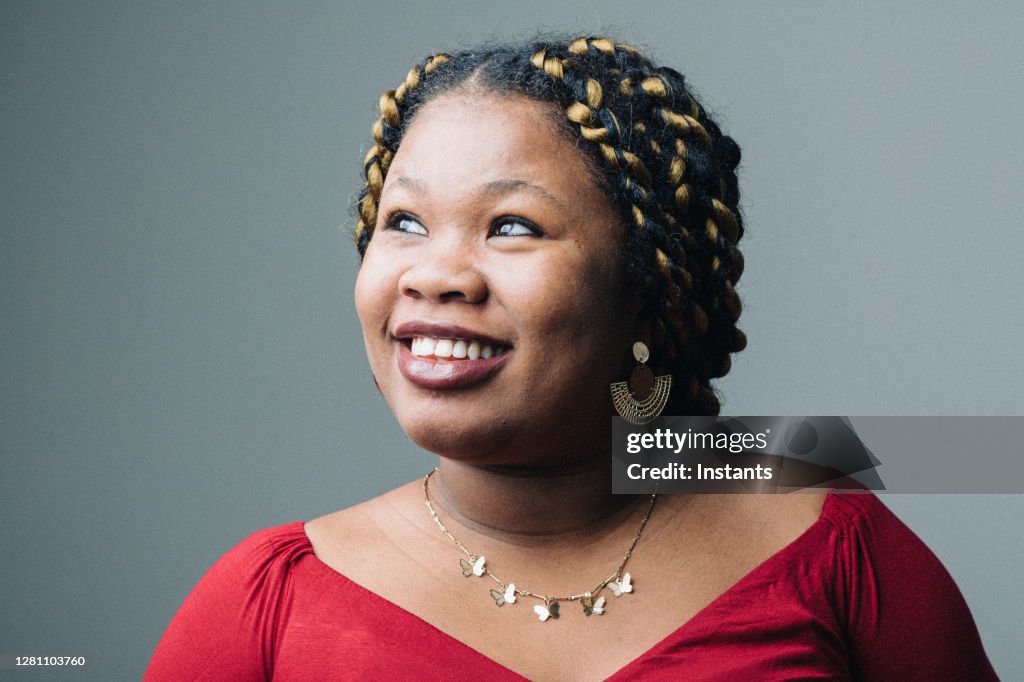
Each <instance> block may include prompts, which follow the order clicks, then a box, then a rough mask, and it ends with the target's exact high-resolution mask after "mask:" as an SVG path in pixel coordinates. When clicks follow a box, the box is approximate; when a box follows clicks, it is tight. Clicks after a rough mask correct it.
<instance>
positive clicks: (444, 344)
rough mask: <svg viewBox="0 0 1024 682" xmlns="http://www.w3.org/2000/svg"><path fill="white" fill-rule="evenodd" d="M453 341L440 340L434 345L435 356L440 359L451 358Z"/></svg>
mask: <svg viewBox="0 0 1024 682" xmlns="http://www.w3.org/2000/svg"><path fill="white" fill-rule="evenodd" d="M452 345H453V344H452V340H451V339H438V340H437V343H436V344H434V355H436V356H437V357H439V358H450V357H451V356H452Z"/></svg>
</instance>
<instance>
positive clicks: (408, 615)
mask: <svg viewBox="0 0 1024 682" xmlns="http://www.w3.org/2000/svg"><path fill="white" fill-rule="evenodd" d="M835 499H836V493H835V491H834V490H829V491H828V494H827V495H826V496H825V500H824V502H823V503H822V507H821V513H820V514H819V515H818V518H817V519H815V520H814V523H812V524H811V525H809V526H808V527H807V528H805V529H804V531H803V532H802V533H800V535H798V536H797V537H796V538H794V539H793V540H792V541H790V542H789V543H788V544H787V545H786V546H784V547H782V548H781V549H779V550H778V551H777V552H775V553H774V554H772V555H771V556H769V557H768V558H766V559H765V560H764V561H762V562H761V563H759V564H758V565H757V566H755V567H754V568H752V569H751V570H750V571H748V572H747V573H746V574H744V575H743V577H741V578H740V579H739V580H737V581H736V582H734V583H733V584H732V585H730V586H729V587H728V588H726V589H725V590H724V591H723V592H722V593H720V594H719V595H718V596H716V597H715V598H714V599H712V600H711V601H710V602H708V603H707V604H705V605H704V606H703V607H702V608H701V609H700V610H698V611H697V612H696V613H695V614H693V615H692V616H690V617H689V618H688V619H687V620H686V621H685V622H684V623H682V624H681V625H679V627H677V628H676V629H674V630H672V631H671V632H670V633H668V634H667V635H665V636H664V637H662V638H661V639H660V640H658V641H657V642H655V643H654V644H652V645H651V646H650V647H649V648H647V649H645V650H644V651H643V652H642V653H640V655H638V656H637V657H635V658H633V659H631V660H630V661H629V662H627V663H626V664H625V665H623V666H622V667H621V668H619V669H617V670H616V671H615V672H613V673H612V674H611V675H609V676H608V677H606V678H605V681H606V682H615V680H617V679H619V678H620V677H623V676H626V675H629V673H630V672H631V670H632V669H634V668H636V667H638V666H640V665H642V664H643V662H644V661H645V660H647V659H648V658H650V657H652V656H654V655H656V654H657V653H658V652H660V651H661V650H662V649H664V648H666V647H668V646H671V645H672V644H673V643H674V642H675V641H677V640H678V639H680V637H682V636H684V635H685V634H686V633H687V632H689V631H690V630H692V629H693V628H695V627H697V626H699V625H700V623H701V622H702V621H704V620H706V619H707V617H708V614H709V613H710V612H712V611H715V610H717V609H719V608H721V607H722V606H723V604H724V603H726V602H728V601H729V600H730V599H732V598H733V597H734V596H735V595H736V594H738V593H740V592H742V590H743V589H744V588H745V586H746V585H747V583H750V582H753V581H756V580H757V579H758V577H759V576H760V574H761V573H763V572H765V571H767V570H768V568H769V567H771V566H774V565H775V564H777V563H778V562H780V561H783V560H784V559H786V558H787V557H788V556H789V555H790V554H792V553H793V552H795V551H797V549H798V548H799V547H800V546H801V545H803V544H804V543H806V542H808V538H810V536H811V535H812V534H814V533H815V532H817V530H818V528H819V527H820V526H822V525H823V524H827V523H829V521H828V518H827V517H828V516H829V515H830V514H831V512H832V507H833V506H834V505H835V504H836V501H835ZM296 523H300V524H303V528H302V532H303V535H304V537H305V540H306V542H307V543H308V544H309V546H310V556H312V558H313V559H314V561H315V563H316V565H318V566H320V567H321V568H322V569H323V570H325V571H328V572H330V574H331V575H333V576H336V577H338V578H341V579H342V580H344V581H345V582H346V583H348V584H349V585H351V586H352V587H353V588H355V589H356V590H358V591H360V592H362V593H364V594H365V595H367V596H368V597H369V598H370V599H371V600H374V601H377V602H379V603H380V604H381V605H382V607H383V608H386V609H390V610H392V611H395V612H396V613H397V615H398V617H401V618H405V619H407V620H413V621H418V622H419V623H420V624H421V625H422V627H424V628H426V629H428V630H430V631H431V632H433V633H434V634H435V635H436V636H437V637H438V638H440V639H442V640H444V641H447V642H451V643H452V644H453V645H454V646H456V647H458V648H461V649H463V650H465V651H467V652H469V653H471V654H473V655H474V656H476V657H477V658H480V659H481V660H483V661H485V662H486V663H487V664H489V665H491V666H493V667H494V668H496V669H497V670H500V671H501V672H502V674H503V676H504V677H507V676H509V675H512V676H514V677H515V678H517V679H522V680H528V679H529V678H528V677H526V676H525V675H523V674H522V673H519V672H516V671H515V670H513V669H512V668H509V667H508V666H505V665H503V664H501V663H499V662H498V661H496V660H494V659H493V658H491V657H490V656H488V655H487V654H485V653H484V652H482V651H480V650H479V649H477V648H475V647H472V646H470V645H469V644H466V643H465V642H463V641H462V640H460V639H458V638H457V637H455V636H454V635H451V634H449V633H447V632H445V631H444V630H442V629H441V628H439V627H437V626H436V625H434V624H433V623H431V622H429V621H427V620H425V619H424V618H422V617H421V616H418V615H416V614H415V613H413V612H412V611H409V610H407V609H405V608H403V607H402V606H399V605H398V604H396V603H395V602H393V601H391V600H390V599H388V598H387V597H384V596H381V595H379V594H377V593H376V592H374V591H372V590H370V589H369V588H367V587H364V586H363V585H360V584H359V583H357V582H355V581H354V580H352V579H351V578H349V577H348V576H346V575H345V574H344V573H341V572H340V571H338V570H336V569H334V568H332V567H331V566H329V565H328V564H327V563H325V562H324V561H323V560H322V559H321V558H320V557H318V556H317V555H316V553H315V552H314V551H312V547H313V543H312V540H311V539H310V538H309V535H308V534H307V533H306V531H305V524H304V522H302V521H298V522H296ZM695 623H696V625H694V624H695Z"/></svg>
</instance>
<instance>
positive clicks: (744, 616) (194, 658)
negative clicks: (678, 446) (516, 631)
mask: <svg viewBox="0 0 1024 682" xmlns="http://www.w3.org/2000/svg"><path fill="white" fill-rule="evenodd" d="M222 679H223V680H262V679H268V680H269V679H275V680H318V681H319V680H367V679H388V680H404V679H416V680H460V681H463V680H466V679H480V680H522V679H524V678H522V677H521V676H519V675H517V674H516V673H514V672H512V671H511V670H509V669H508V668H505V667H504V666H501V665H499V664H498V663H496V662H494V661H492V660H491V659H489V658H487V657H486V656H484V655H483V654H481V653H480V652H478V651H476V650H474V649H471V648H469V647H468V646H466V645H465V644H463V643H461V642H459V641H458V640H456V639H454V638H452V637H450V636H449V635H446V634H444V633H443V632H441V631H440V630H438V629H437V628H435V627H433V626H432V625H429V624H428V623H426V622H424V621H423V620H421V619H420V618H418V617H417V616H414V615H412V614H411V613H409V612H408V611H405V610H403V609H402V608H400V607H398V606H396V605H395V604H392V603H391V602H389V601H387V600H386V599H384V598H382V597H379V596H377V595H376V594H374V593H372V592H369V591H368V590H366V589H365V588H363V587H360V586H359V585H357V584H355V583H353V582H352V581H350V580H349V579H348V578H346V577H345V576H343V575H341V574H340V573H338V572H336V571H335V570H334V569H332V568H330V567H328V566H327V565H326V564H324V563H323V562H321V561H320V560H319V559H318V558H317V557H316V556H315V555H314V554H313V547H312V545H311V544H310V542H309V538H308V537H307V536H306V534H305V531H304V529H303V523H302V522H301V521H296V522H294V523H289V524H286V525H283V526H278V527H276V528H270V529H267V530H263V531H260V532H258V533H254V534H253V535H251V536H250V537H249V538H247V539H246V540H244V541H243V542H242V543H241V544H239V545H238V546H236V547H235V548H234V549H232V550H231V551H230V552H228V553H227V554H226V555H224V557H223V558H221V559H220V560H219V561H218V562H217V563H216V564H215V565H214V566H213V567H212V568H211V569H210V570H209V571H208V572H207V573H206V575H205V576H204V577H203V578H202V580H200V582H199V584H198V585H196V587H195V589H194V590H193V591H192V593H191V594H190V595H189V596H188V598H187V599H186V600H185V603H184V604H183V605H182V606H181V609H179V611H178V613H177V615H176V616H175V617H174V620H173V621H172V622H171V625H170V627H168V629H167V632H166V633H165V634H164V636H163V639H162V640H161V641H160V644H159V645H158V646H157V649H156V652H155V653H154V655H153V659H152V660H151V661H150V664H149V669H148V670H147V671H146V676H145V680H148V681H154V680H222ZM609 679H610V680H614V681H616V682H621V681H624V680H645V681H649V680H680V679H699V680H753V679H757V680H783V679H785V680H793V679H802V680H810V679H828V680H847V679H870V680H901V681H902V680H994V679H997V678H996V674H995V672H994V671H993V669H992V666H991V664H990V663H989V662H988V659H987V658H986V656H985V652H984V650H983V649H982V646H981V640H980V638H979V637H978V630H977V628H976V627H975V625H974V621H973V619H972V618H971V614H970V611H969V610H968V608H967V604H966V603H965V602H964V599H963V597H962V596H961V595H960V591H959V590H958V589H957V587H956V585H955V584H954V583H953V580H952V578H951V577H950V576H949V574H948V573H947V572H946V570H945V568H943V566H942V564H940V563H939V560H938V559H937V558H936V557H935V555H934V554H932V552H931V551H930V550H929V549H928V548H927V547H925V545H924V543H922V542H921V540H920V539H918V537H917V536H916V535H914V534H913V532H911V531H910V529H908V528H907V527H906V526H905V525H903V523H901V522H900V521H899V519H897V518H896V517H895V516H893V514H892V512H890V511H889V510H888V509H887V508H886V507H885V506H884V505H882V503H881V502H880V501H879V500H878V499H877V498H876V497H875V496H874V495H871V494H848V495H840V494H835V493H832V494H830V495H828V497H827V498H826V500H825V504H824V507H823V509H822V513H821V518H819V519H818V521H816V522H815V523H814V524H813V525H812V526H811V527H810V528H808V529H807V531H806V532H804V534H803V535H801V536H800V537H799V538H797V539H796V540H795V541H793V542H792V543H791V544H789V545H788V546H786V547H785V548H783V549H782V550H781V551H779V552H778V553H777V554H775V555H773V556H772V557H771V558H769V559H768V560H767V561H765V562H764V563H763V564H761V565H760V566H758V567H757V568H755V569H754V570H753V571H751V572H750V573H748V574H747V575H746V576H745V577H744V578H743V579H742V580H740V581H739V582H738V583H736V584H735V585H733V586H732V587H731V588H730V589H729V590H727V591H726V592H725V593H723V594H722V595H721V596H719V597H718V598H717V599H715V600H714V601H713V602H711V603H710V604H709V605H708V606H706V607H705V608H704V609H703V610H702V611H700V612H699V613H698V614H697V615H695V616H694V617H693V618H691V619H690V620H689V621H688V622H686V623H684V624H683V625H682V626H680V627H679V629H678V630H676V631H675V632H673V633H672V634H670V635H669V636H668V637H666V638H665V639H663V640H662V641H661V642H659V643H658V644H656V645H655V646H654V647H652V648H651V649H650V650H648V651H647V652H646V653H644V654H643V655H641V656H640V657H639V658H637V659H636V660H634V661H633V662H632V663H630V664H628V665H627V666H626V667H624V668H622V669H621V670H619V671H618V672H617V673H615V674H614V675H612V677H611V678H609Z"/></svg>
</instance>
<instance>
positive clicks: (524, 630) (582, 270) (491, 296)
mask: <svg viewBox="0 0 1024 682" xmlns="http://www.w3.org/2000/svg"><path fill="white" fill-rule="evenodd" d="M381 112H382V117H381V119H380V120H379V121H378V122H377V124H376V125H375V126H374V139H375V144H374V146H373V148H372V149H371V150H370V152H369V154H368V155H367V158H366V161H365V173H366V184H365V187H364V189H363V192H362V194H361V198H360V203H359V214H360V221H359V224H358V226H357V228H356V235H355V236H356V243H357V246H358V248H359V251H360V253H361V254H362V255H363V263H362V266H361V269H360V272H359V277H358V281H357V283H356V304H357V309H358V313H359V318H360V321H361V323H362V328H363V333H364V338H365V343H366V351H367V355H368V357H369V361H370V365H371V368H372V370H373V373H374V376H375V378H376V380H377V382H378V385H379V387H380V390H381V392H382V394H383V395H384V397H385V399H386V400H387V402H388V405H389V406H390V408H391V410H392V411H393V412H394V414H395V416H396V417H397V419H398V421H399V423H400V424H401V426H402V428H403V429H404V430H405V432H406V433H407V434H408V435H409V437H410V438H411V439H412V440H413V441H414V442H415V443H417V444H418V445H419V446H421V447H422V448H423V449H424V450H427V451H429V452H432V453H435V454H436V455H437V456H438V458H439V459H438V461H439V463H438V466H437V468H436V469H435V470H434V471H431V473H429V474H427V476H426V477H425V478H422V479H421V480H418V481H414V482H413V483H410V484H408V485H406V486H403V487H401V488H398V489H396V490H394V491H391V492H390V493H387V494H385V495H383V496H381V497H378V498H376V499H373V500H370V501H368V502H366V503H363V504H361V505H358V506H356V507H353V508H350V509H344V510H341V511H338V512H335V513H332V514H328V515H326V516H323V517H321V518H318V519H315V520H313V521H310V522H308V523H305V524H303V523H300V522H297V523H293V524H289V525H286V526H281V527H278V528H272V529H268V530H265V531H261V532H259V533H256V534H254V535H253V536H251V537H250V538H249V539H247V540H245V541H244V542H243V543H241V544H240V545H239V546H237V547H236V548H235V549H234V550H232V551H231V552H229V553H228V554H227V555H226V556H225V557H224V558H222V559H221V560H220V561H219V562H218V563H217V564H216V565H215V566H214V567H213V568H211V569H210V571H209V572H208V573H207V575H206V576H205V577H204V578H203V580H202V581H201V582H200V583H199V585H198V586H197V587H196V588H195V590H194V591H193V593H192V594H191V595H190V596H189V598H188V599H187V600H186V602H185V604H184V605H183V606H182V608H181V610H180V611H179V613H178V615H177V616H176V617H175V619H174V621H173V622H172V624H171V626H170V627H169V629H168V631H167V633H166V634H165V636H164V639H163V640H162V641H161V643H160V645H159V647H158V649H157V651H156V653H155V655H154V657H153V660H152V662H151V664H150V668H149V670H148V672H147V678H148V679H154V680H155V679H195V678H201V677H205V678H210V677H215V678H224V679H269V678H271V677H273V678H275V679H318V680H319V679H462V678H464V677H466V676H468V675H476V676H477V677H480V678H483V679H519V678H520V676H526V677H528V678H531V679H538V680H548V679H550V680H590V679H604V678H607V677H609V676H610V677H612V678H614V679H618V680H626V679H643V680H650V679H672V680H676V679H794V678H816V679H855V678H856V679H929V680H935V679H992V678H994V674H993V672H992V670H991V667H990V666H989V665H988V662H987V660H986V659H985V654H984V652H983V650H982V648H981V644H980V641H979V639H978V635H977V631H976V630H975V627H974V624H973V622H972V620H971V616H970V613H969V612H968V610H967V608H966V605H965V604H964V602H963V599H962V598H961V597H960V595H959V592H958V591H957V589H956V586H955V585H954V584H953V583H952V581H951V580H950V578H949V576H948V574H947V573H946V572H945V570H944V569H943V568H942V566H941V565H940V564H939V563H938V561H937V560H936V559H935V557H934V556H933V555H932V554H931V553H930V552H929V551H928V549H927V548H926V547H924V545H922V544H921V542H920V541H919V540H918V539H917V538H916V537H915V536H914V535H913V534H912V533H911V532H910V531H909V530H908V529H907V528H906V527H905V526H903V525H902V524H901V523H900V522H899V521H898V520H897V519H895V517H893V516H892V515H891V514H890V513H889V512H888V511H887V510H886V509H885V508H884V507H883V506H882V505H881V503H880V502H878V500H877V499H875V498H874V497H873V496H872V495H870V494H864V495H846V496H838V495H835V494H828V495H825V494H821V493H816V494H804V495H688V496H682V495H680V496H662V497H661V498H659V497H657V496H650V497H629V496H615V495H612V494H611V493H610V490H611V466H610V457H609V455H610V449H611V448H610V443H611V419H610V417H611V416H612V415H613V414H614V407H613V402H612V396H611V391H610V390H609V387H610V385H612V384H615V383H617V382H621V381H622V379H623V377H624V376H627V375H628V374H629V373H630V370H631V369H632V366H633V364H634V358H635V359H636V361H638V362H639V363H640V365H641V366H642V367H646V363H647V362H648V360H649V361H650V364H651V369H653V370H654V371H655V372H656V373H658V374H659V375H661V377H659V381H661V379H663V378H665V377H669V378H668V379H665V381H664V382H663V383H662V384H660V385H662V386H663V387H664V386H667V385H669V384H670V385H671V386H673V387H675V388H673V389H672V391H671V395H670V397H669V398H668V409H669V410H670V411H671V412H674V413H678V414H717V413H718V409H719V405H718V401H717V398H716V397H715V395H714V393H713V390H712V386H711V381H712V380H713V379H714V378H715V377H719V376H722V375H724V374H725V373H726V372H727V371H728V369H729V356H730V354H731V353H733V352H736V351H738V350H740V349H742V347H743V346H744V344H745V338H744V337H743V335H742V333H740V332H739V331H738V330H737V328H736V320H737V318H738V317H739V313H740V305H739V300H738V298H737V296H736V293H735V290H734V285H735V283H736V281H737V280H738V278H739V276H740V273H741V272H742V257H741V255H740V253H739V251H738V250H737V248H736V244H737V242H738V241H739V240H740V238H741V237H742V234H743V227H742V221H741V218H740V214H739V208H738V201H739V192H738V189H737V184H736V175H735V168H736V166H737V164H738V162H739V149H738V147H737V146H736V145H735V143H734V142H733V141H732V140H731V139H729V138H728V137H726V136H724V135H723V134H722V133H721V131H720V130H719V128H718V126H717V125H716V124H715V123H714V121H713V120H712V119H711V118H710V117H709V116H708V114H707V112H706V111H704V109H703V108H702V107H701V106H700V105H699V104H698V103H697V101H696V100H695V99H694V98H693V97H692V95H691V94H690V93H689V92H688V90H687V89H686V87H685V84H684V81H683V78H682V76H680V75H679V74H678V73H677V72H675V71H673V70H671V69H667V68H664V67H657V66H656V65H654V64H653V63H652V62H650V61H649V60H648V59H647V58H645V57H644V56H643V55H641V54H640V53H639V52H637V51H636V50H634V49H633V48H631V47H629V46H627V45H621V44H617V43H614V42H613V41H611V40H608V39H604V38H591V39H586V38H579V39H575V40H567V41H554V42H551V41H548V42H542V43H534V44H530V45H524V46H518V47H508V48H492V49H486V50H479V51H467V52H463V53H459V54H456V55H435V56H433V57H431V58H429V59H427V60H426V61H425V62H424V63H423V64H422V65H420V66H417V67H416V68H414V69H413V70H412V71H411V72H410V73H409V75H408V76H407V77H406V79H405V81H404V83H403V84H402V85H401V86H400V87H399V88H398V89H396V90H395V91H391V92H388V93H386V94H385V95H384V96H383V97H382V99H381ZM648 349H649V350H648ZM647 390H650V382H648V388H647ZM630 399H633V400H635V401H636V402H637V404H638V405H644V404H646V403H644V402H643V401H644V400H645V395H644V394H643V391H642V390H641V389H640V388H634V390H633V394H632V395H631V396H630ZM460 574H461V575H460ZM499 576H501V577H499ZM634 576H635V577H634ZM478 579H482V580H478ZM530 607H532V608H530ZM211 671H212V672H211Z"/></svg>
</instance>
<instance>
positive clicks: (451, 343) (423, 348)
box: [402, 336, 511, 360]
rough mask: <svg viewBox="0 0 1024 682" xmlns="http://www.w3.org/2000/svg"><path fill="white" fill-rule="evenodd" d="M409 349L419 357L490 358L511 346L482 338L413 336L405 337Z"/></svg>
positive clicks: (452, 358) (443, 358)
mask: <svg viewBox="0 0 1024 682" xmlns="http://www.w3.org/2000/svg"><path fill="white" fill-rule="evenodd" d="M402 342H403V343H405V344H406V346H407V347H408V348H409V351H410V352H411V353H412V354H413V355H414V356H416V357H418V358H433V359H441V360H489V359H490V358H492V357H496V356H499V355H504V354H505V353H507V352H508V351H509V350H510V349H511V347H510V346H505V345H501V344H497V343H494V342H492V341H487V340H480V339H471V338H468V339H463V338H445V337H433V336H413V337H411V338H408V339H403V340H402Z"/></svg>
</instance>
